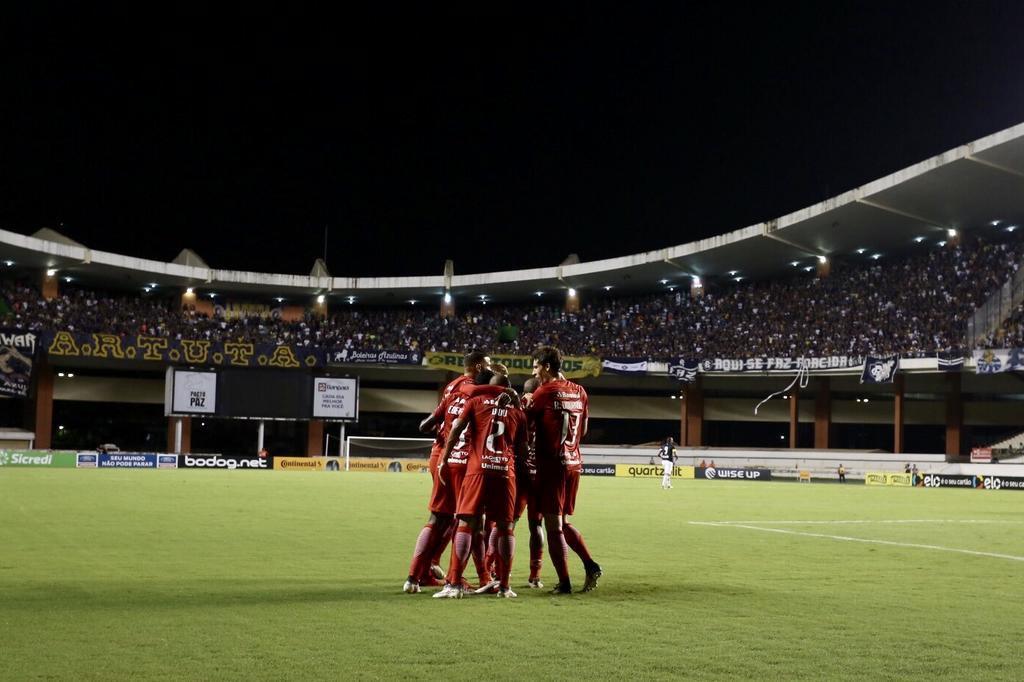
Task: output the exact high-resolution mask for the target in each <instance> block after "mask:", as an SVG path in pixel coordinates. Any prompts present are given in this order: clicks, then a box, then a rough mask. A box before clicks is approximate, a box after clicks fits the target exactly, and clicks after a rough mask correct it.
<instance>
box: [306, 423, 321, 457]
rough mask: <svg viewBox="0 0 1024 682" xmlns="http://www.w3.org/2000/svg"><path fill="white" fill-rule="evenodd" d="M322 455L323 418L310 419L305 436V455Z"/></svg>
mask: <svg viewBox="0 0 1024 682" xmlns="http://www.w3.org/2000/svg"><path fill="white" fill-rule="evenodd" d="M323 455H324V420H323V419H310V420H309V431H308V432H307V436H306V457H323Z"/></svg>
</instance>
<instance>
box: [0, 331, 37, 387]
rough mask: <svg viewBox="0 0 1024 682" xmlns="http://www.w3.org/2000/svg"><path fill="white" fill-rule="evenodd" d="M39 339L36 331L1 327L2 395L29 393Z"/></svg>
mask: <svg viewBox="0 0 1024 682" xmlns="http://www.w3.org/2000/svg"><path fill="white" fill-rule="evenodd" d="M37 341H38V337H37V335H36V334H35V332H28V331H24V330H21V329H9V328H6V327H4V328H0V395H9V396H14V397H17V398H24V397H25V396H27V395H28V388H29V386H31V385H32V366H33V365H34V364H35V357H36V342H37Z"/></svg>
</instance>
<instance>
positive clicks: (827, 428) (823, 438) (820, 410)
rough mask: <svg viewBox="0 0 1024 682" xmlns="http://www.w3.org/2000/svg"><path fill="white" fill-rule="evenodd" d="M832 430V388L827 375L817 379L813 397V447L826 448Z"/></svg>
mask: <svg viewBox="0 0 1024 682" xmlns="http://www.w3.org/2000/svg"><path fill="white" fill-rule="evenodd" d="M831 432H832V390H831V387H830V386H829V379H828V377H821V378H819V379H818V393H817V395H816V396H815V398H814V447H815V448H818V449H819V450H827V449H828V448H829V447H830V446H829V440H830V438H829V435H830V434H831Z"/></svg>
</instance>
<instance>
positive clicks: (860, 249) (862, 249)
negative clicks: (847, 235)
mask: <svg viewBox="0 0 1024 682" xmlns="http://www.w3.org/2000/svg"><path fill="white" fill-rule="evenodd" d="M865 251H867V249H865V248H863V247H861V248H859V249H857V253H861V254H862V253H864V252H865Z"/></svg>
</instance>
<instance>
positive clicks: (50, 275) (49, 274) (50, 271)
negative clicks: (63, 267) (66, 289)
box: [46, 268, 57, 277]
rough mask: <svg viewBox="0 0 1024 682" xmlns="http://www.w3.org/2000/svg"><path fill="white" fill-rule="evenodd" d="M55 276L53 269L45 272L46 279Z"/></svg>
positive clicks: (55, 272)
mask: <svg viewBox="0 0 1024 682" xmlns="http://www.w3.org/2000/svg"><path fill="white" fill-rule="evenodd" d="M56 274H57V271H56V270H54V269H53V268H50V269H49V270H47V271H46V276H47V277H53V276H54V275H56Z"/></svg>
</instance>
